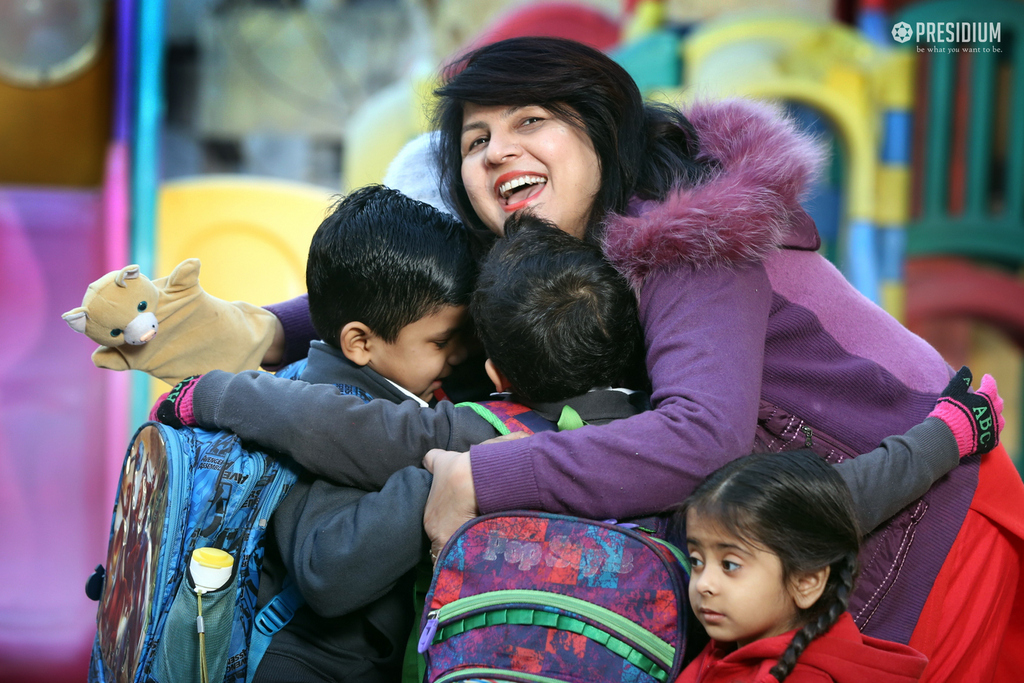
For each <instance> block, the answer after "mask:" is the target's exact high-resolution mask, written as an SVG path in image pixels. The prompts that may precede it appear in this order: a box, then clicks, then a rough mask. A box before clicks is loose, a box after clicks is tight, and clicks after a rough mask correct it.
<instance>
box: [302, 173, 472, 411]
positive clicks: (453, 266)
mask: <svg viewBox="0 0 1024 683" xmlns="http://www.w3.org/2000/svg"><path fill="white" fill-rule="evenodd" d="M475 275H476V265H475V263H474V261H473V258H472V257H471V255H470V253H469V244H468V238H467V235H466V232H465V230H464V229H463V227H462V226H461V224H459V223H458V222H457V221H456V220H455V219H454V218H452V217H451V216H449V215H448V214H445V213H442V212H440V211H438V210H437V209H434V208H433V207H431V206H429V205H427V204H424V203H422V202H418V201H415V200H413V199H410V198H408V197H406V196H405V195H403V194H402V193H400V192H398V191H396V190H391V189H388V188H385V187H381V186H379V185H371V186H368V187H364V188H361V189H359V190H356V191H355V192H353V193H352V194H350V195H348V196H347V197H345V198H344V199H342V200H341V201H339V202H338V204H337V205H336V206H335V207H334V209H333V210H332V211H331V214H330V215H329V216H328V217H327V218H326V219H324V221H323V223H321V224H320V227H319V228H318V229H317V231H316V234H314V235H313V240H312V243H311V244H310V247H309V259H308V261H307V263H306V288H307V290H308V291H309V312H310V316H311V317H312V321H313V327H314V328H315V329H316V332H317V334H318V335H319V336H320V337H321V338H322V339H323V340H324V341H325V342H326V343H328V344H330V345H331V346H333V347H335V348H338V349H340V350H341V351H342V353H344V354H345V356H346V357H347V358H348V359H349V360H351V361H352V362H353V363H355V364H357V365H369V366H370V367H371V368H373V369H374V370H376V371H377V372H378V373H380V374H381V375H382V376H383V377H385V378H387V379H389V380H391V381H392V382H394V383H396V384H398V385H400V386H402V387H403V388H405V389H406V390H407V391H409V392H410V393H412V394H415V395H416V396H419V397H420V398H423V399H425V400H429V397H430V395H431V394H432V393H433V392H434V391H435V390H436V389H437V388H438V387H440V380H441V378H443V377H445V376H447V375H448V374H449V373H450V372H451V366H452V365H454V364H456V363H458V362H459V361H460V360H461V359H462V356H463V353H462V351H461V345H460V344H458V343H457V342H458V340H457V339H456V336H457V334H458V332H459V330H460V328H461V327H462V325H463V322H464V319H465V315H466V307H467V304H468V303H469V299H470V296H471V294H472V289H473V281H474V278H475Z"/></svg>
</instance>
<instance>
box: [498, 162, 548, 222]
mask: <svg viewBox="0 0 1024 683" xmlns="http://www.w3.org/2000/svg"><path fill="white" fill-rule="evenodd" d="M547 182H548V179H547V178H546V177H545V176H543V175H539V174H536V173H517V172H512V173H505V174H503V175H502V176H501V177H499V178H498V181H497V182H496V183H495V184H494V189H495V193H496V194H497V195H498V197H499V199H500V200H501V205H502V208H503V209H505V211H506V212H507V213H511V212H513V211H517V210H519V209H521V208H522V207H523V206H525V205H526V204H527V203H528V202H529V201H530V200H532V199H533V198H534V197H536V196H537V195H538V194H540V193H541V192H542V191H543V190H544V186H545V185H546V184H547Z"/></svg>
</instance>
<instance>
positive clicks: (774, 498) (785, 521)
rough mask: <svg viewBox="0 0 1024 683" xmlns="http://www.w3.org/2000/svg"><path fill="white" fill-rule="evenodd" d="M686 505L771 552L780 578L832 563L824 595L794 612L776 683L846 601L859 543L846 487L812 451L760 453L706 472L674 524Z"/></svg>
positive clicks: (681, 520)
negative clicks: (795, 626)
mask: <svg viewBox="0 0 1024 683" xmlns="http://www.w3.org/2000/svg"><path fill="white" fill-rule="evenodd" d="M689 510H693V511H694V512H695V513H696V514H698V515H699V516H700V517H702V518H705V519H709V520H713V521H714V522H715V523H716V524H718V525H720V526H721V527H722V529H723V530H725V531H727V532H728V533H731V534H733V535H734V536H736V537H737V538H740V539H743V540H744V541H746V542H748V543H750V544H751V545H753V546H755V547H760V548H763V549H766V550H768V551H770V552H772V553H775V554H776V555H777V556H778V557H779V560H780V561H781V563H782V579H783V583H786V582H788V581H789V580H790V578H791V577H793V576H798V575H800V574H805V573H810V572H815V571H818V570H820V569H822V568H824V567H829V568H830V571H829V575H828V580H827V582H826V584H825V589H824V591H823V592H822V594H821V597H819V598H818V600H817V601H816V602H815V603H814V604H813V605H811V606H810V607H808V608H807V609H802V610H800V611H799V613H798V615H797V619H798V621H799V623H802V624H803V625H804V626H803V627H802V628H801V629H800V630H798V631H797V632H796V635H794V636H793V640H792V641H790V643H789V646H788V647H787V648H786V650H785V652H784V653H783V655H782V657H780V658H779V661H778V663H776V664H775V666H774V667H773V668H772V669H771V671H770V673H771V674H772V675H773V676H775V678H777V679H778V680H779V682H780V683H781V682H782V681H783V680H785V678H786V677H787V676H788V675H789V674H790V673H791V672H792V671H793V667H794V666H795V665H796V661H797V659H798V658H799V657H800V655H801V654H802V653H803V651H804V650H805V649H806V648H807V646H808V645H809V644H810V643H811V641H813V640H814V639H815V638H817V637H818V636H820V635H822V634H824V633H826V632H827V631H828V630H829V629H830V628H832V625H833V624H835V623H836V621H837V620H838V619H839V617H840V616H842V614H843V612H845V611H846V609H847V607H848V606H849V602H850V594H851V593H852V592H853V585H854V581H855V579H856V575H857V552H858V550H859V549H860V530H859V529H858V527H857V517H856V514H855V513H854V508H853V497H852V496H851V495H850V490H849V489H848V488H847V487H846V483H845V482H844V481H843V480H842V478H841V477H840V476H839V475H838V474H837V473H836V472H835V471H834V469H833V468H832V467H831V466H830V465H828V464H827V463H826V462H825V461H824V460H822V459H821V458H820V457H818V456H817V455H815V454H814V453H813V452H811V451H806V450H805V451H790V452H785V453H757V454H754V455H748V456H746V457H744V458H740V459H739V460H734V461H733V462H731V463H729V464H728V465H726V466H724V467H722V468H721V469H719V470H717V471H716V472H714V473H713V474H712V475H711V476H710V477H708V478H707V479H706V480H705V481H704V483H702V484H701V485H700V486H699V487H697V490H696V491H694V492H693V494H692V495H691V496H690V497H689V498H688V499H687V500H686V501H685V502H684V503H683V505H682V506H681V507H680V509H679V510H678V511H677V512H676V513H675V515H674V524H675V525H676V526H681V525H683V524H685V520H686V513H687V512H688V511H689Z"/></svg>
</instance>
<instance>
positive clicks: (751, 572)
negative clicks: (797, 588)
mask: <svg viewBox="0 0 1024 683" xmlns="http://www.w3.org/2000/svg"><path fill="white" fill-rule="evenodd" d="M686 549H687V552H688V553H689V555H690V562H691V564H692V565H693V569H692V572H691V574H690V607H691V608H692V609H693V612H694V614H696V615H697V619H698V620H699V621H700V623H701V624H703V625H704V628H705V629H706V630H707V632H708V635H709V636H711V637H712V638H713V639H715V640H717V641H719V642H735V643H736V645H737V647H743V646H744V645H747V644H749V643H752V642H754V641H755V640H760V639H762V638H770V637H772V636H777V635H780V634H782V633H785V632H786V631H789V630H791V629H793V628H796V626H797V625H798V624H797V614H798V609H797V603H796V601H795V600H794V598H793V596H792V594H791V592H790V587H789V586H788V585H787V583H786V582H785V581H783V574H782V562H781V561H780V560H779V556H778V555H776V554H775V553H772V552H769V551H767V550H764V549H762V548H757V547H754V546H752V545H750V544H749V543H747V542H746V541H743V540H740V539H738V538H736V537H735V536H733V535H731V534H729V533H727V532H725V531H724V530H722V529H721V527H719V526H718V525H717V524H715V523H713V522H712V521H711V520H708V519H706V518H704V517H701V516H700V515H698V514H696V513H695V512H694V511H693V510H690V511H688V512H687V514H686Z"/></svg>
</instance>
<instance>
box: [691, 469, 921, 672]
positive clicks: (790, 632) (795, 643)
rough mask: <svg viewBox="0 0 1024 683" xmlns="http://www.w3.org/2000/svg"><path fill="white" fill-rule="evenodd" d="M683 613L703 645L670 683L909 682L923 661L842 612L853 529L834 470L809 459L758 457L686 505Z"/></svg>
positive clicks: (849, 586) (850, 574)
mask: <svg viewBox="0 0 1024 683" xmlns="http://www.w3.org/2000/svg"><path fill="white" fill-rule="evenodd" d="M675 520H676V522H677V523H682V522H684V521H685V525H686V546H687V551H688V553H689V557H690V562H691V564H692V573H691V576H690V588H689V593H690V604H691V607H692V609H693V611H694V613H695V614H696V615H697V619H698V620H699V621H700V623H701V624H702V625H703V626H704V628H705V630H706V631H707V633H708V635H709V636H710V637H711V642H710V643H709V644H708V645H707V647H705V648H704V650H703V652H701V653H700V655H698V656H697V658H696V659H695V660H694V661H693V662H692V663H691V664H690V665H689V666H688V667H687V668H686V670H685V671H683V673H682V674H681V675H680V677H679V678H678V679H677V680H676V683H718V682H723V683H724V682H729V683H731V682H733V681H744V682H749V683H776V681H778V682H780V683H781V681H784V680H785V681H788V682H789V683H810V682H815V683H817V682H822V683H826V682H832V681H834V682H836V683H853V682H855V681H856V682H858V683H860V682H862V681H871V683H909V682H911V681H917V680H919V679H920V677H921V674H922V673H923V671H924V668H925V665H926V664H927V662H928V660H927V659H926V658H925V656H924V655H922V654H920V653H919V652H917V651H916V650H914V649H912V648H910V647H909V646H906V645H901V644H898V643H892V642H889V641H885V640H879V639H876V638H871V637H868V636H864V635H861V633H860V632H859V631H858V630H857V626H856V625H855V624H854V621H853V618H852V617H851V615H850V613H849V612H848V611H847V608H848V605H849V600H850V594H851V592H852V591H853V585H854V578H855V576H856V573H857V552H858V550H859V548H860V530H859V529H858V526H857V518H856V514H855V512H854V508H853V499H852V497H851V495H850V491H849V489H848V488H847V486H846V484H845V483H843V479H842V478H841V477H840V476H838V475H837V474H836V473H835V471H834V468H832V467H830V466H829V465H827V464H826V463H825V462H824V461H823V460H822V459H821V458H820V457H818V456H816V455H814V454H813V453H812V452H810V451H792V452H787V453H778V454H775V453H773V454H755V455H749V456H746V457H744V458H740V459H739V460H735V461H733V462H731V463H729V464H728V465H726V466H724V467H722V468H721V469H719V470H717V471H716V472H714V473H713V474H712V475H711V476H710V477H708V479H707V480H705V481H704V483H703V484H701V485H700V486H699V487H698V488H697V490H696V491H694V493H693V494H692V495H691V496H690V497H689V498H688V499H687V500H686V502H685V503H683V505H682V507H681V509H680V511H679V512H677V513H676V516H675Z"/></svg>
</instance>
